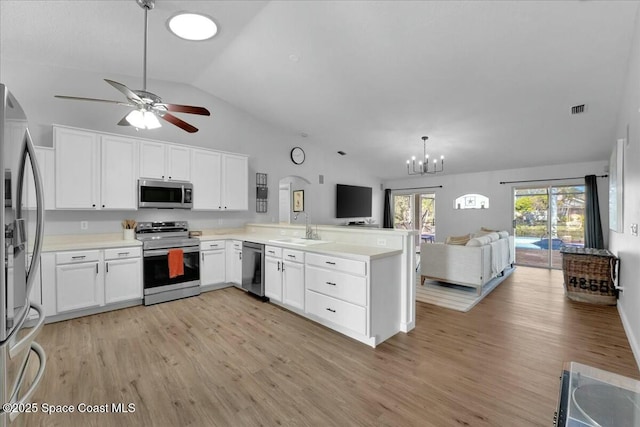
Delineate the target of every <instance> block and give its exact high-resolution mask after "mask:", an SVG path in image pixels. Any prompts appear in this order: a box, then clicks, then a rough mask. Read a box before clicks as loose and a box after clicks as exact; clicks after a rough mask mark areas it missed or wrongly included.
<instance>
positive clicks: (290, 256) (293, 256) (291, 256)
mask: <svg viewBox="0 0 640 427" xmlns="http://www.w3.org/2000/svg"><path fill="white" fill-rule="evenodd" d="M287 256H288V257H289V258H295V257H296V256H295V255H291V254H289V255H287Z"/></svg>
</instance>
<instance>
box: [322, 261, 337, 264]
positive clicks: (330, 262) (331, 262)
mask: <svg viewBox="0 0 640 427" xmlns="http://www.w3.org/2000/svg"><path fill="white" fill-rule="evenodd" d="M325 263H327V264H329V265H336V263H335V262H333V261H325Z"/></svg>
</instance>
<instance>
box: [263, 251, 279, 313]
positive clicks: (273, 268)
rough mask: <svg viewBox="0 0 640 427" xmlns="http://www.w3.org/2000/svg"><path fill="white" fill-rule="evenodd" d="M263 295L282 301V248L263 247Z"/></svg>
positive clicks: (272, 299)
mask: <svg viewBox="0 0 640 427" xmlns="http://www.w3.org/2000/svg"><path fill="white" fill-rule="evenodd" d="M264 296H266V297H267V298H269V300H271V301H275V302H282V248H278V247H276V246H265V248H264Z"/></svg>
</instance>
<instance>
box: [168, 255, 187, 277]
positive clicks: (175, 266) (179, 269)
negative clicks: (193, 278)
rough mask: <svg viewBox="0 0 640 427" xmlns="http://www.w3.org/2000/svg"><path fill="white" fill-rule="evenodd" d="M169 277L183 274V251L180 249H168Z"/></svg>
mask: <svg viewBox="0 0 640 427" xmlns="http://www.w3.org/2000/svg"><path fill="white" fill-rule="evenodd" d="M167 258H168V259H169V278H170V279H173V278H174V277H178V276H182V275H183V274H184V251H183V250H182V249H169V255H168V257H167Z"/></svg>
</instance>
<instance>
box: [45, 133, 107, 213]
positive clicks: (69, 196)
mask: <svg viewBox="0 0 640 427" xmlns="http://www.w3.org/2000/svg"><path fill="white" fill-rule="evenodd" d="M53 144H54V149H55V164H56V167H55V174H56V184H55V186H56V191H55V193H56V209H96V207H97V206H98V204H99V201H98V199H99V191H100V138H99V136H98V135H97V134H95V133H93V132H86V131H82V130H76V129H67V128H60V127H54V128H53Z"/></svg>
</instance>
